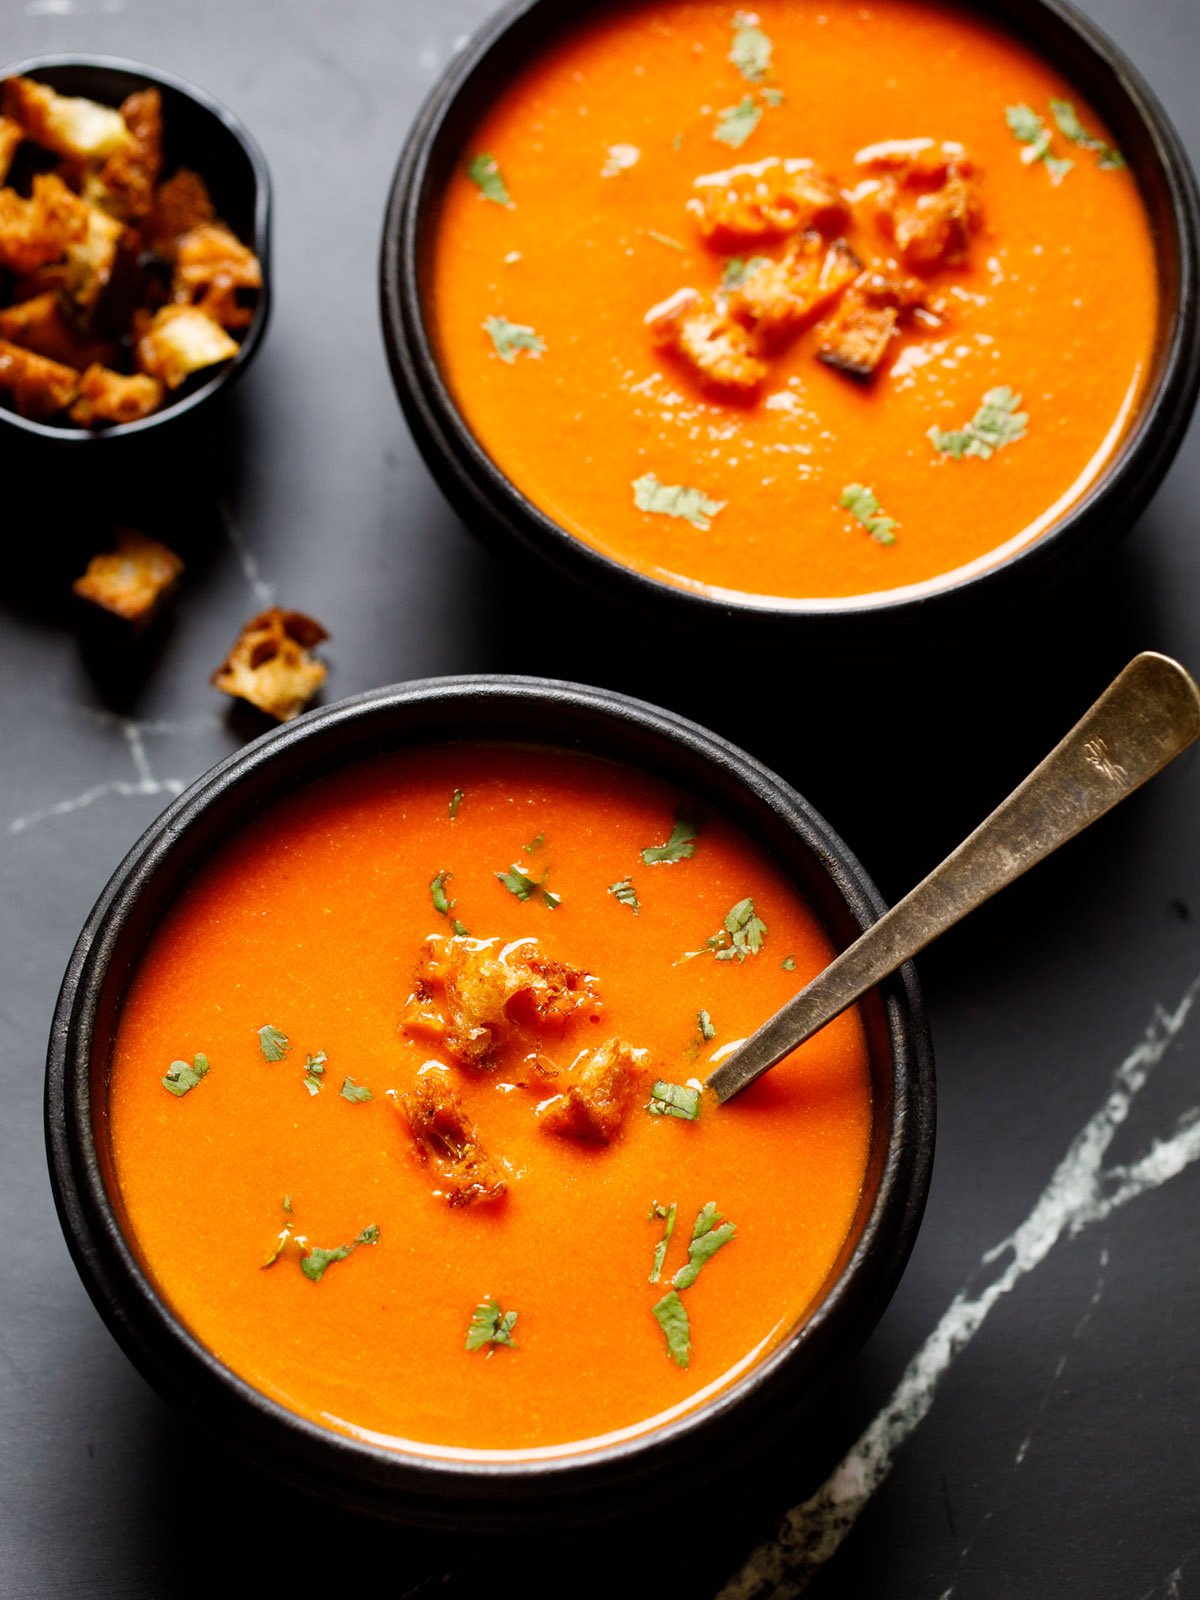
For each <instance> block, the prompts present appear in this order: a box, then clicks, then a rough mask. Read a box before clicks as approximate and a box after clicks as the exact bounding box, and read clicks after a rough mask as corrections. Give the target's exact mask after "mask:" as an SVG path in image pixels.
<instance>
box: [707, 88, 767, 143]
mask: <svg viewBox="0 0 1200 1600" xmlns="http://www.w3.org/2000/svg"><path fill="white" fill-rule="evenodd" d="M761 117H762V107H761V106H760V105H756V104H755V103H754V101H753V100H752V99H751V98H750V96H749V95H746V96H745V98H744V99H743V100H741V101H740V102H739V103H738V104H737V105H736V106H726V107H725V109H724V111H722V112H721V113H720V114H719V116H718V117H717V125H716V127H715V128H714V129H713V138H714V139H719V140H720V142H721V143H722V144H727V145H730V146H732V148H733V149H735V150H738V149H740V148H741V146H742V145H744V144H745V142H746V140H747V139H748V138H749V137H750V135H751V134H752V133H753V132H754V130H755V128H757V127H758V124H759V119H760V118H761Z"/></svg>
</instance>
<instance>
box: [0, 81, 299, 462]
mask: <svg viewBox="0 0 1200 1600" xmlns="http://www.w3.org/2000/svg"><path fill="white" fill-rule="evenodd" d="M16 77H30V78H35V79H36V80H37V81H38V82H39V83H45V84H48V85H49V86H50V88H51V89H53V90H54V91H55V92H56V93H57V94H66V95H82V96H83V97H84V98H85V99H88V100H98V101H99V102H100V103H101V104H102V105H107V106H119V105H120V103H121V101H122V100H124V99H125V97H126V95H130V94H132V93H133V92H134V91H135V90H137V89H151V88H153V89H157V90H158V91H159V92H160V94H161V95H162V102H163V145H164V155H165V161H164V165H163V171H164V174H165V176H167V177H169V176H170V175H171V173H172V172H173V171H174V170H175V168H176V167H190V168H191V169H192V170H193V171H194V172H198V173H199V174H200V176H201V177H202V178H203V179H204V181H205V183H206V184H207V185H208V189H209V193H210V194H211V195H212V198H213V204H214V205H215V206H216V210H217V215H218V216H219V217H221V218H222V219H223V220H224V221H225V222H227V223H228V225H229V227H230V228H231V229H232V230H233V232H234V233H235V234H236V235H237V236H238V238H239V239H240V240H241V241H242V242H243V244H247V245H249V246H250V248H251V249H252V250H253V251H254V253H255V255H256V256H257V257H258V259H259V261H260V262H261V264H262V272H263V286H262V288H261V290H260V291H259V295H258V301H257V304H256V306H255V311H254V320H253V321H252V322H251V324H250V326H249V327H248V328H247V329H246V330H245V332H244V333H243V334H242V336H241V342H240V344H239V347H238V353H237V355H235V356H233V357H231V358H230V360H228V361H226V362H224V363H223V364H222V365H221V366H219V367H214V368H212V369H211V370H210V371H205V372H198V373H197V374H196V375H195V376H194V377H193V378H190V379H189V380H188V381H187V382H186V383H184V384H183V385H182V386H181V387H180V388H179V389H177V390H175V391H174V394H173V396H172V398H170V399H169V400H168V401H167V402H166V404H164V405H163V406H162V408H161V409H160V410H158V411H154V412H152V413H151V414H150V416H148V417H143V418H142V419H141V421H140V422H122V423H116V424H112V425H110V426H108V427H102V428H77V427H75V426H73V425H68V424H65V423H64V424H59V423H55V422H35V421H33V420H32V419H31V418H29V417H22V416H19V415H18V414H17V412H16V411H14V410H13V409H12V408H11V406H9V405H8V404H7V402H6V401H5V400H4V399H3V398H0V426H3V427H8V428H12V429H14V430H16V431H17V432H19V433H23V434H26V435H33V436H35V437H37V438H41V439H48V440H54V441H56V442H59V443H67V442H70V443H72V444H83V443H92V444H98V443H99V442H100V441H102V440H107V441H109V442H111V441H113V440H115V439H128V438H136V437H139V436H141V435H144V434H146V433H149V432H150V431H151V430H152V429H154V428H159V427H162V426H163V424H165V423H170V422H175V421H177V420H178V419H179V418H180V417H183V416H186V415H187V414H188V413H190V412H193V411H195V410H196V408H197V406H201V405H203V404H204V403H205V402H206V401H208V400H211V399H212V397H213V396H214V395H215V394H218V393H220V392H221V390H223V389H225V388H227V387H228V385H229V384H231V383H233V382H235V381H236V379H237V378H238V377H240V376H241V374H242V373H243V372H244V371H245V370H246V367H247V366H248V365H249V363H250V362H251V361H252V360H253V358H254V353H255V351H256V350H257V349H258V347H259V345H260V344H261V343H262V337H263V334H264V333H265V332H266V328H267V317H268V315H269V313H270V307H271V178H270V174H269V173H268V171H267V163H266V159H265V157H264V156H263V153H262V151H261V150H260V149H259V147H258V145H257V143H256V142H255V140H254V139H253V137H252V136H251V135H250V133H248V132H247V130H246V129H245V128H244V127H243V126H242V124H241V123H240V122H239V121H238V119H237V118H236V117H235V116H234V115H233V113H232V112H231V111H227V110H226V109H225V107H224V106H223V105H221V104H220V103H219V102H218V101H216V100H214V99H213V98H212V96H211V95H208V94H206V93H205V92H204V90H203V89H197V88H196V86H195V85H194V84H191V83H185V82H184V80H183V79H182V78H177V77H175V76H174V74H172V73H170V72H163V71H162V70H161V69H160V68H158V67H147V66H143V65H142V63H141V62H139V61H124V60H121V59H119V58H117V57H116V56H79V55H71V56H65V55H61V56H31V57H29V59H28V60H26V61H16V62H14V63H13V64H12V65H11V66H7V67H4V68H0V81H2V80H3V79H5V78H16Z"/></svg>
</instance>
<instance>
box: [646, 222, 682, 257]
mask: <svg viewBox="0 0 1200 1600" xmlns="http://www.w3.org/2000/svg"><path fill="white" fill-rule="evenodd" d="M646 237H647V238H648V239H653V240H654V242H655V244H665V245H666V247H667V249H668V250H678V251H679V253H680V255H685V254H686V253H687V245H685V244H680V242H679V240H678V239H672V237H671V235H670V234H669V233H659V231H658V229H657V228H647V229H646Z"/></svg>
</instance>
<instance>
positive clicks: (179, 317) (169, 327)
mask: <svg viewBox="0 0 1200 1600" xmlns="http://www.w3.org/2000/svg"><path fill="white" fill-rule="evenodd" d="M237 352H238V343H237V340H236V339H231V338H230V336H229V335H228V334H227V333H226V332H225V330H224V328H221V327H218V326H217V324H216V323H215V322H214V321H213V320H212V318H211V317H206V316H205V314H204V312H203V311H198V310H196V308H195V307H194V306H163V308H162V309H161V311H156V312H155V314H154V316H153V317H152V319H151V321H150V325H149V327H148V328H147V329H146V331H145V333H143V334H142V335H141V337H140V338H139V339H138V342H137V361H138V366H139V367H140V368H141V370H142V371H143V372H147V373H149V375H150V376H151V377H152V378H157V379H158V380H159V382H160V383H165V384H166V386H167V388H168V389H177V388H178V387H179V385H180V384H181V383H183V382H184V380H185V379H187V378H189V377H190V376H191V375H192V373H193V372H200V371H202V370H203V369H204V368H205V367H214V366H216V365H217V364H218V363H219V362H222V361H228V360H229V359H230V358H231V357H232V356H235V355H237Z"/></svg>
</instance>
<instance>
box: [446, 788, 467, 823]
mask: <svg viewBox="0 0 1200 1600" xmlns="http://www.w3.org/2000/svg"><path fill="white" fill-rule="evenodd" d="M464 798H465V796H464V793H463V791H462V790H461V789H455V791H454V793H453V794H452V795H451V796H450V815H451V816H452V817H456V816H457V815H458V808H459V806H460V805H462V803H463V800H464Z"/></svg>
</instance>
